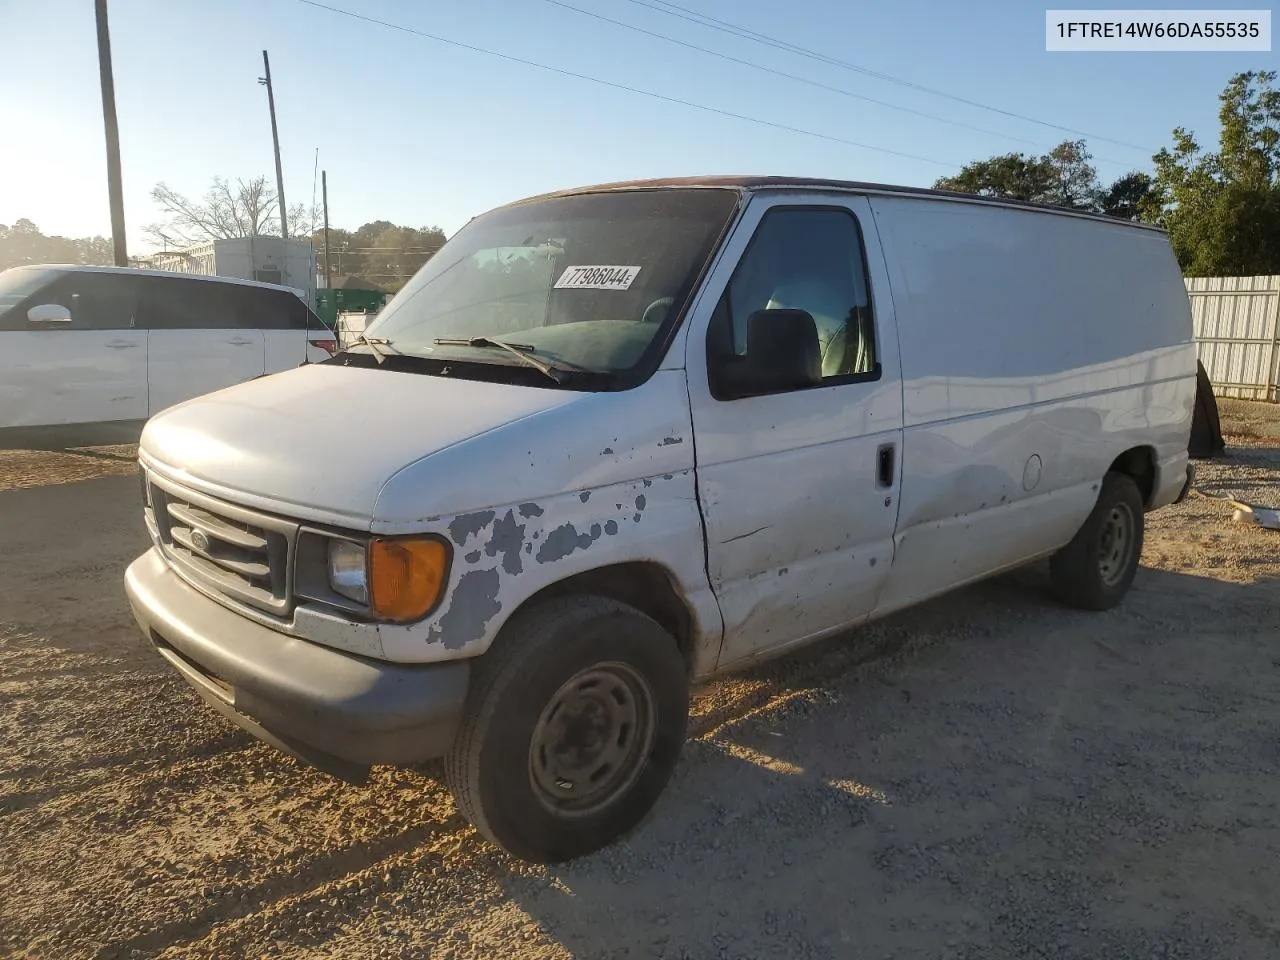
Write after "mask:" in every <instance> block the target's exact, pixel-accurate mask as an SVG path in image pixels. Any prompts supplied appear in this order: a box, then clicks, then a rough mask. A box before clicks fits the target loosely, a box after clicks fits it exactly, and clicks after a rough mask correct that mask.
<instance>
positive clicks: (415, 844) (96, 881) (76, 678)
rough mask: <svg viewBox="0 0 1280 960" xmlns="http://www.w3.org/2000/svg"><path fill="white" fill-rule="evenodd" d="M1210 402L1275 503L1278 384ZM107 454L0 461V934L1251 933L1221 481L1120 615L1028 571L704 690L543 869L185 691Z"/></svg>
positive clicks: (872, 946) (1235, 566) (988, 944)
mask: <svg viewBox="0 0 1280 960" xmlns="http://www.w3.org/2000/svg"><path fill="white" fill-rule="evenodd" d="M1241 411H1243V412H1241ZM1223 412H1224V419H1225V420H1226V425H1227V426H1228V427H1229V428H1232V429H1235V428H1236V427H1238V428H1239V430H1240V433H1239V434H1238V435H1232V436H1230V437H1229V443H1230V444H1231V451H1230V453H1231V456H1230V457H1229V458H1228V459H1226V460H1223V461H1221V462H1218V463H1214V464H1206V465H1202V466H1201V478H1202V483H1203V486H1204V487H1205V489H1206V490H1210V491H1212V492H1215V493H1222V492H1230V493H1232V494H1233V495H1235V496H1238V497H1241V498H1243V499H1245V500H1247V501H1250V502H1254V503H1259V504H1270V505H1280V500H1277V499H1276V498H1277V491H1278V490H1280V487H1277V481H1278V480H1280V439H1275V438H1280V411H1278V410H1277V408H1263V407H1259V408H1256V409H1255V408H1248V409H1247V410H1246V409H1245V408H1244V407H1243V406H1242V405H1241V406H1239V409H1237V405H1231V407H1230V409H1227V408H1226V405H1224V411H1223ZM1272 431H1274V432H1272ZM130 456H131V451H129V450H128V448H121V449H112V450H99V451H97V452H96V453H93V454H83V453H66V454H27V453H0V489H5V490H6V491H7V492H4V493H2V494H0V544H3V545H4V550H3V557H2V558H0V575H3V583H4V589H3V590H2V591H0V850H2V851H3V853H4V856H3V858H2V860H0V956H6V957H14V958H39V960H46V958H61V957H77V958H78V957H132V956H158V957H193V958H196V957H209V958H214V957H217V958H224V957H267V956H269V957H306V958H313V957H314V958H318V957H340V958H347V957H351V958H357V957H359V958H366V957H423V956H431V957H433V958H434V957H439V958H455V960H463V958H472V957H489V956H495V955H506V956H518V957H521V958H526V957H527V958H551V957H557V958H559V957H623V956H626V957H668V958H683V957H689V958H704V957H707V958H716V957H734V958H738V957H786V958H825V957H858V958H863V957H866V958H881V957H951V958H979V957H981V958H984V960H986V958H1005V957H1050V956H1052V957H1055V958H1089V960H1095V958H1102V957H1124V958H1130V957H1143V958H1146V957H1169V958H1172V957H1187V958H1197V960H1199V958H1217V957H1222V958H1228V957H1230V958H1254V957H1256V958H1268V960H1269V958H1274V957H1276V956H1277V955H1280V906H1278V904H1280V866H1277V864H1280V816H1278V814H1280V778H1278V777H1277V776H1276V765H1277V761H1278V760H1280V739H1277V737H1276V734H1275V731H1276V726H1277V722H1278V721H1280V644H1277V629H1276V623H1277V618H1276V612H1275V611H1276V604H1277V601H1280V586H1278V585H1280V579H1278V578H1277V572H1278V571H1280V533H1275V532H1269V531H1265V530H1261V529H1257V528H1251V527H1246V526H1243V525H1241V524H1237V523H1233V522H1232V521H1231V519H1230V517H1231V508H1230V507H1229V506H1227V505H1226V504H1224V503H1222V502H1220V501H1216V500H1211V499H1205V498H1192V499H1190V500H1188V501H1187V502H1186V503H1184V504H1181V505H1179V506H1177V507H1173V508H1170V509H1167V510H1164V511H1161V512H1159V513H1158V514H1155V515H1153V516H1152V517H1150V518H1149V527H1148V539H1147V548H1146V551H1145V554H1144V569H1143V570H1142V571H1141V572H1140V574H1139V577H1138V580H1137V583H1136V585H1135V588H1134V591H1133V593H1132V594H1131V595H1130V597H1129V598H1128V599H1127V600H1126V602H1125V604H1124V605H1123V606H1122V607H1121V608H1120V609H1118V610H1116V611H1112V612H1110V613H1106V614H1101V615H1088V614H1082V613H1077V612H1073V611H1067V610H1064V609H1062V608H1060V607H1057V606H1055V605H1054V604H1053V603H1052V602H1051V601H1050V600H1049V599H1048V598H1047V596H1046V591H1045V585H1044V572H1043V570H1042V569H1038V568H1033V569H1028V570H1026V571H1022V572H1019V573H1017V574H1014V575H1011V576H1006V577H1001V578H998V579H995V580H993V581H991V582H989V583H986V584H983V585H980V586H978V587H975V588H971V589H968V590H964V591H961V592H959V593H957V594H954V595H952V596H950V597H946V598H943V599H941V600H938V601H935V602H933V603H930V604H927V605H925V606H923V607H920V608H917V609H915V610H911V611H908V612H905V613H903V614H899V615H897V616H895V617H892V618H890V619H888V620H886V621H883V622H880V623H877V624H873V625H871V626H869V627H866V628H864V629H861V630H858V631H856V632H854V633H852V634H850V635H849V636H848V637H845V638H842V639H840V640H837V641H831V642H828V643H825V644H821V645H819V646H817V647H814V648H810V649H809V650H807V651H805V652H803V653H801V654H798V655H796V656H794V657H791V658H789V659H787V660H784V661H780V662H778V663H775V664H772V665H770V666H768V667H765V668H761V669H758V670H756V671H754V672H752V673H748V674H745V675H740V676H736V677H733V678H729V679H725V680H721V681H718V682H716V683H713V684H709V685H708V686H706V687H705V688H704V689H702V690H701V691H699V694H698V696H697V699H696V703H695V712H696V714H697V717H696V721H695V724H694V731H693V735H692V737H691V739H690V741H689V743H688V746H687V750H686V754H685V757H684V759H683V761H682V763H681V766H680V768H679V770H678V772H677V774H676V777H675V779H674V781H673V783H672V786H671V788H670V789H669V791H668V793H667V794H666V795H665V797H664V798H663V799H662V801H661V802H660V803H659V805H658V808H657V810H656V811H655V813H654V815H653V817H652V818H651V819H650V821H649V822H648V823H647V824H646V825H645V826H644V827H643V828H642V829H641V830H640V831H638V832H637V833H636V834H635V835H634V836H633V837H631V838H630V839H629V840H627V841H626V842H623V843H621V844H619V845H617V846H615V847H612V848H610V849H609V850H606V851H604V852H602V853H600V854H597V855H595V856H593V857H589V858H586V859H584V860H582V861H579V862H576V863H573V864H570V865H567V866H562V867H557V868H552V869H545V868H534V867H529V866H527V865H523V864H519V863H515V862H513V861H511V860H509V859H508V858H506V857H505V856H503V855H501V854H500V853H498V852H496V851H495V850H494V849H493V848H491V847H489V846H488V845H487V844H485V843H484V842H483V841H481V840H480V839H478V837H477V835H476V834H475V832H474V831H473V830H472V829H470V828H469V827H468V826H467V825H466V824H465V823H464V822H463V821H462V820H461V819H460V817H459V816H458V815H457V814H456V812H455V810H454V807H453V803H452V801H451V800H450V799H449V797H448V795H447V793H446V792H445V791H444V789H443V788H442V787H441V786H440V785H439V784H438V783H437V782H436V781H435V780H433V779H432V778H431V777H430V776H429V775H428V774H426V773H418V772H410V771H391V770H381V771H378V772H377V773H376V775H375V777H374V778H373V780H372V781H371V783H370V784H369V785H367V786H364V787H359V788H357V787H351V786H346V785H343V784H340V783H337V782H335V781H333V780H331V779H329V778H327V777H325V776H324V775H322V774H319V773H316V772H314V771H310V770H307V769H304V768H301V767H299V766H297V765H295V764H294V763H293V762H292V761H291V760H289V759H287V758H283V757H281V756H279V755H277V754H276V753H274V752H273V751H271V750H269V749H267V748H265V747H261V746H258V745H256V744H254V743H253V741H251V740H250V739H249V738H248V737H247V736H245V735H243V734H241V733H239V732H237V731H236V730H235V729H234V728H232V727H231V726H229V725H228V724H225V723H224V722H222V721H221V720H220V719H218V718H217V717H216V716H215V715H213V714H212V713H211V712H209V711H208V710H206V709H205V708H204V707H203V706H201V705H200V704H199V702H198V701H197V700H196V698H195V696H194V695H193V694H191V693H189V692H188V690H187V689H186V687H185V686H184V685H183V684H182V683H181V682H180V681H178V680H177V679H175V678H174V676H173V674H172V673H171V671H169V670H168V669H167V668H166V667H164V666H163V665H162V664H161V663H160V661H159V660H158V659H157V658H156V657H155V656H154V655H153V654H152V653H150V652H149V651H148V650H147V649H145V648H144V644H143V642H142V640H141V638H140V637H139V636H138V635H137V631H136V628H135V626H134V625H133V623H132V621H131V618H130V615H129V613H128V610H127V607H126V604H125V601H124V598H123V595H122V591H121V582H120V580H121V573H122V570H123V567H124V566H125V564H126V563H127V562H128V561H129V560H130V559H132V558H133V557H134V556H136V555H137V554H138V553H140V552H141V551H142V550H143V549H144V548H145V545H146V538H145V535H144V533H143V530H142V524H141V519H140V517H139V510H138V505H137V484H136V481H135V480H134V478H133V476H132V473H133V466H132V463H131V461H130V460H129V457H130ZM117 473H122V474H127V476H113V475H112V474H117ZM90 476H94V477H96V479H85V478H87V477H90ZM66 481H83V482H66ZM18 487H21V488H23V489H12V488H18Z"/></svg>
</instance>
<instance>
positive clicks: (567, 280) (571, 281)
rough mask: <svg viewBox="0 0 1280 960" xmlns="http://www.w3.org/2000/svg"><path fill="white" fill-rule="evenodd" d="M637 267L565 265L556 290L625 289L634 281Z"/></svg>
mask: <svg viewBox="0 0 1280 960" xmlns="http://www.w3.org/2000/svg"><path fill="white" fill-rule="evenodd" d="M639 273H640V268H639V267H617V266H605V265H600V266H590V267H567V268H566V269H565V271H564V273H562V274H560V279H559V280H557V281H556V286H555V289H557V290H626V289H628V288H629V287H630V286H631V284H633V283H635V281H636V277H637V276H638V275H639Z"/></svg>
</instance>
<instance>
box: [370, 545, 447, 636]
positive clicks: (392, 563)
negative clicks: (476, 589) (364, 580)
mask: <svg viewBox="0 0 1280 960" xmlns="http://www.w3.org/2000/svg"><path fill="white" fill-rule="evenodd" d="M448 567H449V551H448V548H447V547H446V546H445V545H444V543H442V542H441V541H439V540H435V539H428V538H423V539H408V538H406V539H399V538H397V539H395V540H381V539H375V540H373V541H371V542H370V544H369V606H370V607H371V608H372V610H373V611H374V613H376V614H378V616H380V617H384V618H385V619H387V620H392V621H396V622H399V623H407V622H409V621H412V620H418V619H421V618H422V617H423V616H424V615H425V614H426V612H427V611H428V610H430V609H431V608H432V607H433V606H435V603H436V601H437V600H438V599H439V598H440V591H441V590H443V589H444V580H445V574H446V572H447V571H448Z"/></svg>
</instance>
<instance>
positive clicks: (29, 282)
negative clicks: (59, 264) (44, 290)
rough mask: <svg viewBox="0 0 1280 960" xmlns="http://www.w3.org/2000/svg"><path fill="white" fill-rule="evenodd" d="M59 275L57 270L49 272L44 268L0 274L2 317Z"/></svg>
mask: <svg viewBox="0 0 1280 960" xmlns="http://www.w3.org/2000/svg"><path fill="white" fill-rule="evenodd" d="M57 275H58V271H57V270H47V269H44V268H42V267H14V268H13V269H12V270H5V271H4V272H3V273H0V317H3V316H4V315H5V314H6V313H8V312H9V311H10V310H12V309H13V308H14V307H16V306H17V305H18V304H20V303H21V302H22V301H23V300H25V299H27V297H29V296H31V294H33V293H35V292H36V291H37V290H39V289H40V288H41V287H43V286H44V285H45V284H47V283H48V282H49V281H51V280H52V279H53V278H54V277H56V276H57Z"/></svg>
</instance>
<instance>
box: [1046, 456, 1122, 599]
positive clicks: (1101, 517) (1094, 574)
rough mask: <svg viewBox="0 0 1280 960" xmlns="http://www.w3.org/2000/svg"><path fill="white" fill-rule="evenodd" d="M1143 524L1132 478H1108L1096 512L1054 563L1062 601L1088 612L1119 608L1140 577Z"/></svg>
mask: <svg viewBox="0 0 1280 960" xmlns="http://www.w3.org/2000/svg"><path fill="white" fill-rule="evenodd" d="M1143 519H1144V510H1143V503H1142V493H1141V492H1140V491H1139V490H1138V485H1137V484H1136V483H1135V482H1134V480H1133V478H1132V477H1130V476H1128V475H1127V474H1123V473H1114V472H1113V473H1108V474H1107V475H1106V477H1104V478H1103V481H1102V489H1101V491H1100V492H1099V493H1098V502H1097V503H1096V504H1095V505H1094V508H1093V512H1092V513H1090V514H1089V517H1088V519H1087V520H1085V522H1084V525H1083V526H1081V527H1080V530H1079V531H1078V532H1077V533H1076V535H1075V537H1074V538H1073V539H1072V540H1071V542H1070V543H1068V544H1067V545H1066V546H1065V547H1063V548H1062V549H1061V550H1059V551H1058V552H1057V553H1056V554H1054V556H1053V559H1052V560H1051V561H1050V563H1049V572H1050V577H1051V579H1052V583H1053V588H1054V592H1055V593H1057V595H1058V597H1059V599H1061V600H1062V601H1063V602H1064V603H1067V604H1069V605H1071V606H1073V607H1079V608H1081V609H1083V610H1109V609H1110V608H1112V607H1114V606H1115V605H1116V604H1118V603H1119V602H1120V601H1121V600H1122V599H1123V598H1124V595H1125V594H1126V593H1128V591H1129V587H1130V586H1131V585H1132V584H1133V578H1134V576H1135V575H1136V574H1137V572H1138V563H1139V560H1140V559H1141V558H1142V538H1143Z"/></svg>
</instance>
